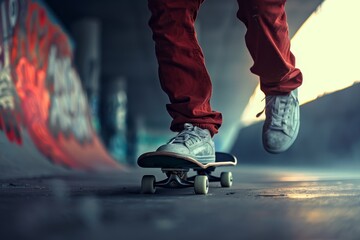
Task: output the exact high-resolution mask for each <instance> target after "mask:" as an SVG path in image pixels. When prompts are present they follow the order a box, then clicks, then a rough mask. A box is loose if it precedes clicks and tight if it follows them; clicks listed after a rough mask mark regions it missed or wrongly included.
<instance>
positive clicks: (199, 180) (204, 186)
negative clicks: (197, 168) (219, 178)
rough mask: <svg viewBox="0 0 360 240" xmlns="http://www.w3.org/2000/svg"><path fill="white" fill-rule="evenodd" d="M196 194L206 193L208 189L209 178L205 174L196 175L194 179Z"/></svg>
mask: <svg viewBox="0 0 360 240" xmlns="http://www.w3.org/2000/svg"><path fill="white" fill-rule="evenodd" d="M194 191H195V193H196V194H202V195H206V194H207V193H208V191H209V179H208V177H207V176H196V177H195V181H194Z"/></svg>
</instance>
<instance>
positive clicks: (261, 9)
mask: <svg viewBox="0 0 360 240" xmlns="http://www.w3.org/2000/svg"><path fill="white" fill-rule="evenodd" d="M203 1H204V0H148V2H149V9H150V11H151V13H152V16H151V19H150V21H149V25H150V27H151V29H152V31H153V39H154V41H155V48H156V56H157V59H158V63H159V78H160V83H161V87H162V89H163V90H164V91H165V92H166V93H167V95H168V96H169V99H170V104H167V110H168V112H169V114H170V115H171V117H172V118H173V121H172V124H171V130H173V131H181V130H182V129H183V125H184V123H192V124H194V125H196V126H199V127H202V128H206V129H209V130H210V132H211V134H212V135H214V134H216V133H217V132H218V129H219V127H220V126H221V123H222V116H221V113H219V112H215V111H213V110H212V109H211V106H210V98H211V93H212V85H211V80H210V77H209V74H208V72H207V70H206V67H205V62H204V55H203V53H202V50H201V48H200V46H199V44H198V41H197V38H196V33H195V29H194V22H195V19H196V16H197V12H198V10H199V8H200V5H201V4H202V3H203ZM237 1H238V4H239V11H238V13H237V17H238V18H239V19H240V20H241V21H242V22H243V23H244V24H245V26H246V27H247V32H246V36H245V41H246V46H247V47H248V49H249V51H250V54H251V56H252V58H253V60H254V65H253V66H252V67H251V69H250V70H251V72H253V73H254V74H256V75H258V76H259V77H260V83H261V90H262V91H263V92H264V93H265V94H266V95H281V94H287V93H289V92H290V91H292V90H294V89H296V88H297V87H299V86H300V85H301V82H302V74H301V72H300V70H299V69H297V68H295V58H294V56H293V54H292V53H291V52H290V39H289V36H288V25H287V21H286V14H285V2H286V0H237Z"/></svg>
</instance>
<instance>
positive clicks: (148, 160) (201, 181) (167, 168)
mask: <svg viewBox="0 0 360 240" xmlns="http://www.w3.org/2000/svg"><path fill="white" fill-rule="evenodd" d="M215 158H216V161H215V162H213V163H208V164H202V163H200V162H198V161H197V160H196V159H194V158H191V157H187V156H182V155H179V154H176V153H170V152H148V153H144V154H143V155H141V156H140V157H139V158H138V161H137V163H138V165H139V166H140V167H142V168H160V169H161V171H162V172H163V173H165V174H166V176H167V178H166V179H164V180H162V181H156V178H155V176H153V175H145V176H143V178H142V180H141V192H142V193H144V194H154V193H155V191H156V188H157V187H162V188H187V187H193V188H194V191H195V193H196V194H203V195H205V194H207V193H208V191H209V182H220V184H221V186H222V187H231V185H232V182H233V177H232V173H231V172H222V173H221V175H220V177H217V176H214V175H212V173H213V172H214V171H215V169H216V168H217V167H221V166H235V165H236V164H237V159H236V157H235V156H233V155H231V154H228V153H222V152H217V153H216V157H215ZM190 170H194V171H195V172H196V175H194V176H191V177H188V172H189V171H190Z"/></svg>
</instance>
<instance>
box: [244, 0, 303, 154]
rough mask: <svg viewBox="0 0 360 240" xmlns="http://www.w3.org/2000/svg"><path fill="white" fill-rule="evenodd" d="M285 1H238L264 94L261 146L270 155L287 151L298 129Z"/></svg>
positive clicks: (297, 76) (297, 80)
mask: <svg viewBox="0 0 360 240" xmlns="http://www.w3.org/2000/svg"><path fill="white" fill-rule="evenodd" d="M285 2H286V0H238V3H239V11H238V14H237V16H238V18H239V19H240V20H241V21H242V22H244V24H245V25H246V27H247V33H246V36H245V40H246V45H247V47H248V49H249V51H250V54H251V56H252V58H253V60H254V65H253V66H252V68H251V71H252V72H253V73H254V74H256V75H258V76H259V77H260V85H261V90H262V91H263V92H264V93H265V95H266V107H265V109H266V112H265V113H266V120H265V123H264V126H263V135H262V139H263V145H264V148H265V150H267V151H268V152H270V153H280V152H283V151H285V150H287V149H288V148H289V147H290V146H291V145H292V144H293V143H294V141H295V139H296V137H297V135H298V132H299V126H300V110H299V102H298V98H297V90H296V89H297V88H298V87H299V86H300V85H301V83H302V74H301V72H300V70H299V69H297V68H295V57H294V55H293V54H292V53H291V52H290V39H289V36H288V24H287V21H286V13H285Z"/></svg>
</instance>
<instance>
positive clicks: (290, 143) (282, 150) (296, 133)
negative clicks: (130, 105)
mask: <svg viewBox="0 0 360 240" xmlns="http://www.w3.org/2000/svg"><path fill="white" fill-rule="evenodd" d="M299 129H300V120H299V124H298V127H297V128H296V131H295V134H294V137H293V138H292V139H291V141H290V142H289V143H288V144H286V145H285V146H283V147H282V148H280V149H270V148H267V147H266V144H265V142H264V138H263V146H264V149H265V150H266V151H267V152H268V153H273V154H278V153H283V152H285V151H286V150H288V149H289V148H290V147H291V146H292V145H293V144H294V142H295V140H296V138H297V136H298V134H299Z"/></svg>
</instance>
